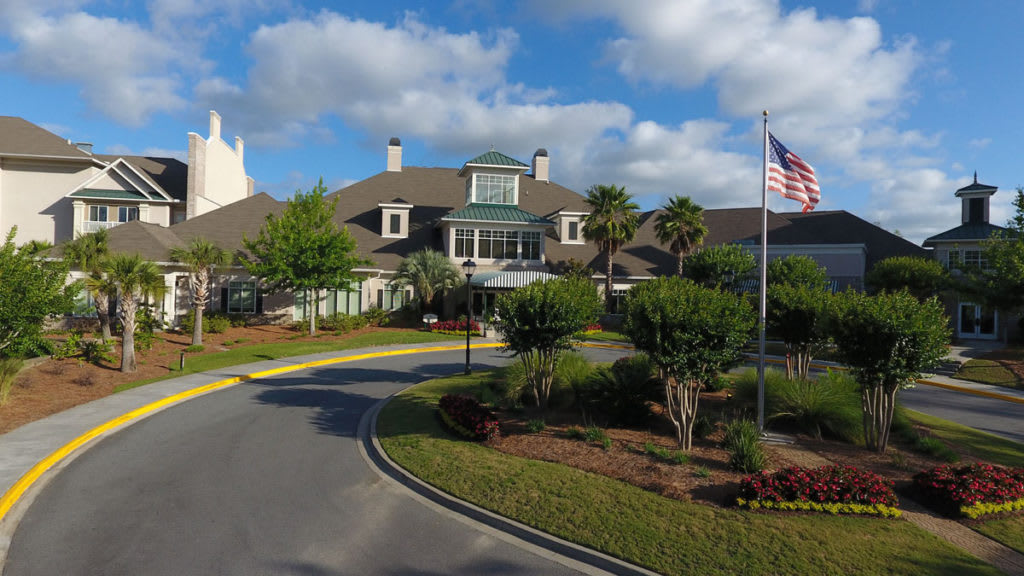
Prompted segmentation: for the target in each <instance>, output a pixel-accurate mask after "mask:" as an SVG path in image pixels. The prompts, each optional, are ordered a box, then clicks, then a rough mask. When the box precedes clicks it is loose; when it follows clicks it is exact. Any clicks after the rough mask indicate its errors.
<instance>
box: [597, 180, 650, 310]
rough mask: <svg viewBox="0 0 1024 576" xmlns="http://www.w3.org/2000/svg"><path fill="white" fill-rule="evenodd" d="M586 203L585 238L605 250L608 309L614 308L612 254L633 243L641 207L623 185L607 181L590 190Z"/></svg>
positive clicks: (599, 248)
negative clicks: (588, 212)
mask: <svg viewBox="0 0 1024 576" xmlns="http://www.w3.org/2000/svg"><path fill="white" fill-rule="evenodd" d="M586 202H587V204H588V205H590V209H591V210H590V214H588V215H587V217H586V219H584V221H583V237H584V238H585V239H587V240H589V241H592V242H594V243H595V244H597V249H598V250H599V251H601V252H602V253H604V255H605V258H606V259H607V264H608V267H607V269H606V270H605V281H604V298H605V305H606V306H607V309H608V310H609V311H611V309H612V302H613V300H612V257H613V256H615V253H616V252H618V251H619V248H621V247H622V245H623V244H626V243H628V242H632V241H633V238H634V237H635V236H636V231H637V228H639V227H640V217H639V216H638V215H637V212H636V211H637V210H639V209H640V207H639V206H637V204H636V202H633V197H632V196H631V195H629V194H627V193H626V189H625V188H624V187H619V186H615V185H614V184H611V185H604V184H597V185H595V186H591V187H590V189H589V190H587V199H586Z"/></svg>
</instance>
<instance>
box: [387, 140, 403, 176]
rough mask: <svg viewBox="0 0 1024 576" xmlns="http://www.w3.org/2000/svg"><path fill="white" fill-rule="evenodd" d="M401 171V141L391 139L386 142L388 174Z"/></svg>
mask: <svg viewBox="0 0 1024 576" xmlns="http://www.w3.org/2000/svg"><path fill="white" fill-rule="evenodd" d="M401 171H402V141H401V140H399V139H398V138H392V139H391V140H390V141H388V172H401Z"/></svg>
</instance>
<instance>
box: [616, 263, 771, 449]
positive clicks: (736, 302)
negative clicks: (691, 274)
mask: <svg viewBox="0 0 1024 576" xmlns="http://www.w3.org/2000/svg"><path fill="white" fill-rule="evenodd" d="M622 328H623V331H624V332H625V333H626V334H627V335H628V336H629V337H630V339H631V340H632V341H633V344H634V345H635V346H636V349H637V350H639V351H641V352H646V353H647V355H648V356H649V357H650V359H651V360H652V361H653V362H654V363H655V364H656V365H657V366H658V368H659V370H660V376H661V378H662V380H663V382H664V384H665V398H666V400H665V402H666V406H665V408H666V412H667V413H668V414H669V417H670V418H671V419H672V423H673V424H674V425H675V427H676V438H677V440H678V441H679V446H680V447H681V448H682V449H683V450H689V449H690V445H691V440H692V433H693V423H694V421H695V419H696V416H697V401H698V399H699V398H700V391H701V388H703V387H704V386H705V385H706V384H708V383H709V382H711V381H712V380H713V379H715V378H717V377H718V375H719V373H721V372H722V371H724V370H727V369H728V368H729V367H731V366H732V365H734V364H735V363H736V362H738V361H739V360H740V359H741V358H742V349H743V345H744V344H745V343H746V342H747V340H748V339H749V338H750V335H751V333H752V331H753V328H754V310H753V308H752V307H751V306H750V304H749V303H748V302H747V301H746V300H745V299H744V298H743V297H742V296H741V295H738V294H731V293H729V292H722V291H719V290H716V289H714V288H707V287H704V286H700V285H698V284H694V283H693V282H691V281H690V280H686V279H682V278H679V277H675V276H673V277H668V278H666V277H660V278H655V279H653V280H648V281H646V282H641V283H640V284H637V285H636V286H633V287H632V288H630V290H629V292H628V293H627V294H626V317H625V322H624V323H623V326H622Z"/></svg>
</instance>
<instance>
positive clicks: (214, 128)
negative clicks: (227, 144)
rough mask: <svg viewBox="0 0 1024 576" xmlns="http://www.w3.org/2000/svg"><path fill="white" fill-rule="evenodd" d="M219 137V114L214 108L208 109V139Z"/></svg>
mask: <svg viewBox="0 0 1024 576" xmlns="http://www.w3.org/2000/svg"><path fill="white" fill-rule="evenodd" d="M219 138H220V114H217V111H216V110H210V140H215V139H219Z"/></svg>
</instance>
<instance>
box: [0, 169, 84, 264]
mask: <svg viewBox="0 0 1024 576" xmlns="http://www.w3.org/2000/svg"><path fill="white" fill-rule="evenodd" d="M97 171H98V170H97V169H96V168H95V167H93V166H92V165H91V164H90V163H87V162H59V161H52V162H43V161H38V162H37V161H30V160H20V159H17V160H16V159H10V158H4V159H0V234H3V235H6V234H7V231H8V230H10V228H11V227H12V226H15V225H17V226H18V234H17V236H16V237H15V242H16V243H18V244H22V243H24V242H28V241H29V240H47V241H49V242H53V243H55V244H56V243H60V242H63V241H65V240H70V239H71V238H72V236H73V233H74V225H73V216H74V214H73V209H72V204H71V199H70V198H65V197H64V196H65V194H67V193H68V192H70V191H71V190H73V189H74V188H75V187H76V186H78V185H79V184H81V183H82V182H84V181H86V180H87V179H89V178H90V177H92V176H93V175H94V174H95V173H96V172H97Z"/></svg>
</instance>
